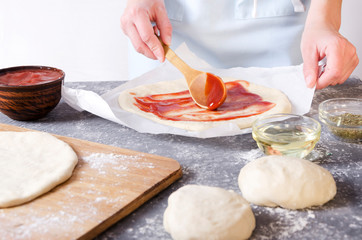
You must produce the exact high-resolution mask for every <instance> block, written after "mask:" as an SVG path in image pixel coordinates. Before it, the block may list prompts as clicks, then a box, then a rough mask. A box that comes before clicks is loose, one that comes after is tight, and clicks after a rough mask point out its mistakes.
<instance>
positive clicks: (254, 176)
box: [238, 155, 337, 209]
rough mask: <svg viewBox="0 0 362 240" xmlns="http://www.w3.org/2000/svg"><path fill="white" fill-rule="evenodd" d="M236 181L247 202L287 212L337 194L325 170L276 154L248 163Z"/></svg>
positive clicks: (312, 164)
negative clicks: (284, 209)
mask: <svg viewBox="0 0 362 240" xmlns="http://www.w3.org/2000/svg"><path fill="white" fill-rule="evenodd" d="M238 182H239V187H240V190H241V192H242V195H243V197H244V198H245V199H246V200H248V201H249V202H251V203H254V204H257V205H262V206H268V207H276V206H281V207H283V208H289V209H302V208H307V207H311V206H320V205H323V204H324V203H326V202H328V201H329V200H331V199H332V198H333V197H334V196H335V195H336V191H337V188H336V183H335V181H334V179H333V177H332V175H331V174H330V172H328V170H326V169H324V168H322V167H321V166H318V165H317V164H315V163H312V162H310V161H308V160H304V159H300V158H294V157H286V156H276V155H271V156H267V157H262V158H259V159H256V160H254V161H252V162H250V163H248V164H247V165H246V166H244V167H243V168H242V169H241V171H240V174H239V180H238Z"/></svg>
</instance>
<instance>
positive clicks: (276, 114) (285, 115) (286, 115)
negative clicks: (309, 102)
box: [252, 113, 322, 135]
mask: <svg viewBox="0 0 362 240" xmlns="http://www.w3.org/2000/svg"><path fill="white" fill-rule="evenodd" d="M288 116H289V117H300V118H303V119H308V120H310V121H311V122H313V123H314V124H315V125H316V126H317V127H316V129H315V131H314V135H319V134H320V133H321V130H322V126H321V124H320V123H319V121H318V120H316V119H314V118H312V117H309V116H305V115H299V114H294V113H273V114H268V115H263V116H260V117H259V118H257V119H256V120H255V121H254V122H253V124H252V132H254V131H257V132H259V127H257V126H256V124H257V123H258V122H259V121H261V120H265V119H267V118H273V117H288Z"/></svg>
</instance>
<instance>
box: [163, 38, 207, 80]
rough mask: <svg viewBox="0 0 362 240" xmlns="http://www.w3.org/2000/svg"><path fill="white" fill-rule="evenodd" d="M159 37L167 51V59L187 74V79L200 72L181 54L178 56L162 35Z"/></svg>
mask: <svg viewBox="0 0 362 240" xmlns="http://www.w3.org/2000/svg"><path fill="white" fill-rule="evenodd" d="M158 39H159V40H160V42H161V44H162V46H163V50H164V52H165V57H166V59H167V60H168V61H169V62H170V63H172V64H173V65H174V66H175V67H176V68H177V69H178V70H180V72H181V73H182V74H183V75H184V76H185V78H186V81H188V80H189V79H192V78H194V77H196V76H197V75H199V74H200V71H198V70H196V69H193V68H192V67H190V66H189V65H188V64H187V63H185V62H184V61H183V60H182V59H181V58H180V57H179V56H177V54H176V53H175V52H174V51H173V50H172V49H171V48H169V46H167V45H166V44H164V43H163V42H162V40H161V38H160V37H158Z"/></svg>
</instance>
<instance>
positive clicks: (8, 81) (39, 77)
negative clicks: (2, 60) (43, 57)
mask: <svg viewBox="0 0 362 240" xmlns="http://www.w3.org/2000/svg"><path fill="white" fill-rule="evenodd" d="M60 77H62V74H61V73H59V72H57V71H54V70H49V69H23V70H17V71H13V72H8V73H5V74H4V75H0V85H6V86H27V85H35V84H41V83H46V82H51V81H54V80H57V79H59V78H60Z"/></svg>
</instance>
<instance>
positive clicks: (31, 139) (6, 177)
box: [0, 132, 78, 208]
mask: <svg viewBox="0 0 362 240" xmlns="http://www.w3.org/2000/svg"><path fill="white" fill-rule="evenodd" d="M0 139H1V141H0V176H1V177H0V208H3V207H11V206H15V205H19V204H22V203H25V202H28V201H30V200H32V199H34V198H36V197H38V196H40V195H42V194H43V193H46V192H48V191H49V190H51V189H52V188H54V187H55V186H57V185H58V184H60V183H62V182H64V181H66V180H67V179H68V178H69V177H70V176H71V175H72V172H73V169H74V167H75V166H76V164H77V162H78V157H77V155H76V153H75V152H74V151H73V149H72V148H71V147H70V146H69V145H68V144H66V143H65V142H63V141H61V140H59V139H57V138H56V137H54V136H52V135H50V134H48V133H42V132H0Z"/></svg>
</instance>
